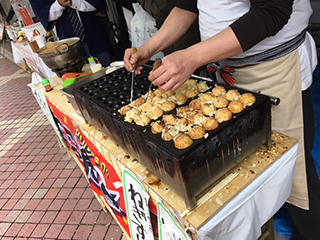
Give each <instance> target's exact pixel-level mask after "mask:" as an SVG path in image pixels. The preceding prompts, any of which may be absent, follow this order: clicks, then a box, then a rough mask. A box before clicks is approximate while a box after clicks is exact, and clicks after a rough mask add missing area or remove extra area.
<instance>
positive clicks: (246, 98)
mask: <svg viewBox="0 0 320 240" xmlns="http://www.w3.org/2000/svg"><path fill="white" fill-rule="evenodd" d="M239 101H240V102H241V103H242V104H243V105H244V106H245V107H246V106H251V105H252V104H254V103H255V102H256V97H255V96H254V95H253V94H251V93H244V94H242V95H241V96H240V98H239Z"/></svg>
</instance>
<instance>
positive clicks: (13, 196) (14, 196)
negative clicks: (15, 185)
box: [11, 189, 26, 198]
mask: <svg viewBox="0 0 320 240" xmlns="http://www.w3.org/2000/svg"><path fill="white" fill-rule="evenodd" d="M25 192H26V189H18V190H16V192H15V193H14V194H13V195H12V197H11V198H21V196H22V195H23V194H24V193H25Z"/></svg>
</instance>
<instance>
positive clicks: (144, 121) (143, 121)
mask: <svg viewBox="0 0 320 240" xmlns="http://www.w3.org/2000/svg"><path fill="white" fill-rule="evenodd" d="M134 121H135V123H136V124H137V125H139V126H142V127H144V126H147V125H148V124H149V122H150V121H151V119H150V118H149V117H148V116H147V115H146V114H141V115H140V116H138V117H137V118H136V119H135V120H134Z"/></svg>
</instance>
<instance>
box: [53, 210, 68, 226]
mask: <svg viewBox="0 0 320 240" xmlns="http://www.w3.org/2000/svg"><path fill="white" fill-rule="evenodd" d="M71 213H72V212H71V211H60V212H59V213H58V216H57V217H56V219H55V220H54V223H58V224H59V223H60V224H65V223H66V222H67V221H68V219H69V217H70V215H71Z"/></svg>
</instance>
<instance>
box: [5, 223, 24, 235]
mask: <svg viewBox="0 0 320 240" xmlns="http://www.w3.org/2000/svg"><path fill="white" fill-rule="evenodd" d="M22 226H23V224H22V223H13V224H11V226H10V227H9V229H8V230H7V231H6V233H5V234H4V236H8V237H15V236H17V234H18V233H19V231H20V229H21V228H22Z"/></svg>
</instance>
